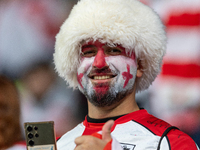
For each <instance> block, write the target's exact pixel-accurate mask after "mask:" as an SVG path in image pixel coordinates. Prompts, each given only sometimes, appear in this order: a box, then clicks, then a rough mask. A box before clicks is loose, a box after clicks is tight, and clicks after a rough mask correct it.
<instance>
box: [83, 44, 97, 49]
mask: <svg viewBox="0 0 200 150" xmlns="http://www.w3.org/2000/svg"><path fill="white" fill-rule="evenodd" d="M91 47H95V46H94V45H83V46H82V49H83V48H91Z"/></svg>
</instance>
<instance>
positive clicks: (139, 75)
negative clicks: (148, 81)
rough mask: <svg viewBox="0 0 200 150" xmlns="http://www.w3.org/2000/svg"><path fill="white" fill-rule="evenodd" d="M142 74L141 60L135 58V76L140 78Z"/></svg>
mask: <svg viewBox="0 0 200 150" xmlns="http://www.w3.org/2000/svg"><path fill="white" fill-rule="evenodd" d="M142 74H143V67H142V65H141V60H137V74H136V76H137V77H138V78H140V77H141V76H142Z"/></svg>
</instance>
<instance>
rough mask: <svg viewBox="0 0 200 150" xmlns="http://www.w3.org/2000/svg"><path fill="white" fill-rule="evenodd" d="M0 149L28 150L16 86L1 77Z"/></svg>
mask: <svg viewBox="0 0 200 150" xmlns="http://www.w3.org/2000/svg"><path fill="white" fill-rule="evenodd" d="M0 149H1V150H5V149H6V150H26V145H25V141H23V140H22V134H21V127H20V99H19V94H18V91H17V88H16V86H15V84H14V83H13V82H12V81H11V80H9V79H8V78H7V77H5V76H3V75H0Z"/></svg>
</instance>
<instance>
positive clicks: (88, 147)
mask: <svg viewBox="0 0 200 150" xmlns="http://www.w3.org/2000/svg"><path fill="white" fill-rule="evenodd" d="M113 125H114V121H113V120H109V121H108V122H106V123H105V124H104V126H103V128H102V138H101V139H99V138H100V137H101V135H100V134H98V133H96V134H94V136H91V135H84V136H80V137H78V138H76V139H75V144H76V148H75V149H74V150H93V149H94V150H104V148H105V146H106V144H107V143H108V142H110V141H111V140H112V137H111V128H112V126H113ZM95 136H96V137H95Z"/></svg>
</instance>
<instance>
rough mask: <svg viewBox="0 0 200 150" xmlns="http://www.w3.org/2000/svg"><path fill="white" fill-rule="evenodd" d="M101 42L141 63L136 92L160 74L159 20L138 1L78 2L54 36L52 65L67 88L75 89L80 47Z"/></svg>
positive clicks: (161, 40)
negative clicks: (86, 43)
mask: <svg viewBox="0 0 200 150" xmlns="http://www.w3.org/2000/svg"><path fill="white" fill-rule="evenodd" d="M89 40H93V41H96V40H100V41H101V42H103V43H108V44H111V45H113V44H120V45H122V46H123V47H124V48H125V49H126V52H127V53H129V52H135V55H136V58H137V59H139V60H140V61H141V65H142V68H143V75H142V77H140V78H138V79H137V80H136V91H137V92H138V91H142V90H145V89H147V88H148V87H149V86H150V85H151V84H152V82H153V81H154V80H155V78H156V76H157V75H158V74H159V72H160V70H161V65H162V59H163V56H164V54H165V51H166V41H167V38H166V33H165V30H164V25H163V24H162V22H161V20H160V18H159V16H158V15H157V14H156V13H155V12H154V11H153V10H152V9H151V8H150V7H148V6H146V5H144V4H143V3H141V2H139V1H138V0H80V1H79V2H78V3H77V4H76V5H75V6H74V7H73V9H72V10H71V13H70V15H69V17H68V18H67V19H66V21H65V22H64V23H63V25H62V26H61V28H60V31H59V33H58V34H57V36H56V43H55V53H54V63H55V68H56V71H57V72H58V74H59V75H60V76H61V77H63V78H64V79H65V80H66V81H67V83H68V84H69V86H70V87H73V88H74V89H75V88H76V87H77V86H78V81H77V68H78V66H79V63H80V54H81V44H82V43H83V42H87V41H89Z"/></svg>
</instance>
